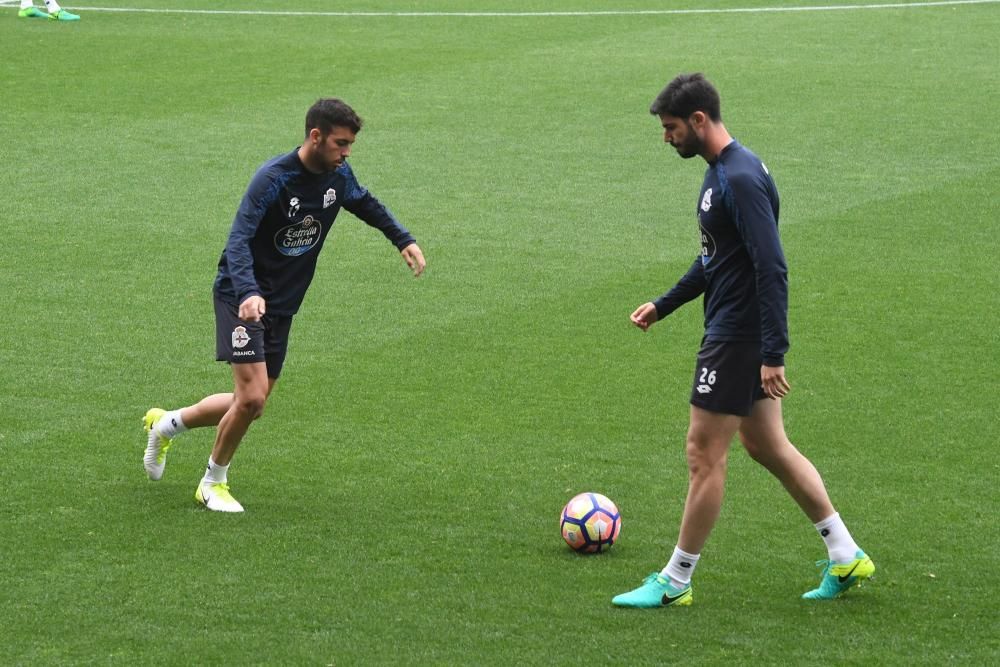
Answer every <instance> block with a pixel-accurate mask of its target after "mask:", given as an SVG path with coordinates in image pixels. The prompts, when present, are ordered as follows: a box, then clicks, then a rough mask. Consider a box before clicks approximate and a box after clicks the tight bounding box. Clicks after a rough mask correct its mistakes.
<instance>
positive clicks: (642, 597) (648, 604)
mask: <svg viewBox="0 0 1000 667" xmlns="http://www.w3.org/2000/svg"><path fill="white" fill-rule="evenodd" d="M692 602H694V593H693V592H692V590H691V584H688V585H687V586H685V587H684V588H674V587H673V586H672V585H671V584H670V581H669V580H668V579H667V578H666V577H664V576H662V575H661V574H660V573H659V572H654V573H652V574H651V575H649V576H648V577H646V578H645V579H644V580H643V582H642V586H639V588H637V589H635V590H634V591H629V592H628V593H622V594H621V595H616V596H615V597H614V598H613V599H612V600H611V604H613V605H615V606H617V607H638V608H643V609H649V608H653V607H671V606H677V607H686V606H687V605H689V604H691V603H692Z"/></svg>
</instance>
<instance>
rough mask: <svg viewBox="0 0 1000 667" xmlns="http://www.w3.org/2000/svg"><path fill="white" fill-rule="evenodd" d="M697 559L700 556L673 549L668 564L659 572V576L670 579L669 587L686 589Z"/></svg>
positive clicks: (676, 548)
mask: <svg viewBox="0 0 1000 667" xmlns="http://www.w3.org/2000/svg"><path fill="white" fill-rule="evenodd" d="M699 558H701V554H689V553H687V552H686V551H681V548H680V547H674V553H673V555H671V556H670V562H669V563H667V566H666V567H665V568H663V569H662V570H660V574H661V575H663V576H664V577H667V578H668V579H670V585H671V586H673V587H674V588H686V587H687V585H688V584H690V583H691V575H693V574H694V567H695V565H697V564H698V559H699Z"/></svg>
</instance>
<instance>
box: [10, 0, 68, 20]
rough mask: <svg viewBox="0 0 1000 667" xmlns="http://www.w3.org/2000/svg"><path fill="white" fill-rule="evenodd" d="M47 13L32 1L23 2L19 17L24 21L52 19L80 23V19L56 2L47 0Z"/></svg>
mask: <svg viewBox="0 0 1000 667" xmlns="http://www.w3.org/2000/svg"><path fill="white" fill-rule="evenodd" d="M45 9H47V10H48V11H47V12H43V11H42V10H40V9H38V8H37V7H35V4H34V3H33V2H32V0H21V9H20V10H19V11H18V12H17V15H18V16H19V17H21V18H22V19H52V20H53V21H79V20H80V17H79V16H77V15H76V14H73V13H72V12H68V11H66V10H65V9H63V8H62V7H60V6H59V3H58V2H57V1H56V0H45Z"/></svg>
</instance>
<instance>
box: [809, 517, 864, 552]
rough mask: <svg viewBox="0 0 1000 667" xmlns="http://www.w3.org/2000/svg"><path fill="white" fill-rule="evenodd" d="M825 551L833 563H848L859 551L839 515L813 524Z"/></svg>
mask: <svg viewBox="0 0 1000 667" xmlns="http://www.w3.org/2000/svg"><path fill="white" fill-rule="evenodd" d="M815 526H816V530H817V531H819V534H820V537H822V538H823V541H824V542H826V550H827V553H828V554H829V556H830V560H831V561H833V562H834V563H850V562H851V561H852V560H854V558H855V555H856V554H857V552H858V551H859V549H858V545H857V543H855V541H854V538H853V537H851V533H850V531H848V530H847V526H845V525H844V521H843V519H841V518H840V514H839V513H836V512H835V513H834V514H832V515H830V516H828V517H826V518H825V519H823V520H822V521H820V522H819V523H817V524H815Z"/></svg>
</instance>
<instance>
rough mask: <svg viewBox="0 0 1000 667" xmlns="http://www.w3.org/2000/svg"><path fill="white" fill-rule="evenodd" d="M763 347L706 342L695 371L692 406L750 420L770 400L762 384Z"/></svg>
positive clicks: (736, 343)
mask: <svg viewBox="0 0 1000 667" xmlns="http://www.w3.org/2000/svg"><path fill="white" fill-rule="evenodd" d="M761 362H762V359H761V355H760V343H759V342H744V341H718V340H716V341H712V340H703V341H702V342H701V351H699V352H698V364H697V365H696V366H695V370H694V386H693V387H692V389H691V405H694V406H697V407H699V408H702V409H704V410H708V411H709V412H720V413H722V414H727V415H738V416H740V417H747V416H749V415H750V411H751V410H753V404H754V403H755V402H756V401H759V400H761V399H764V398H767V396H766V395H765V394H764V388H763V387H762V386H761V384H760V366H761Z"/></svg>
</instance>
